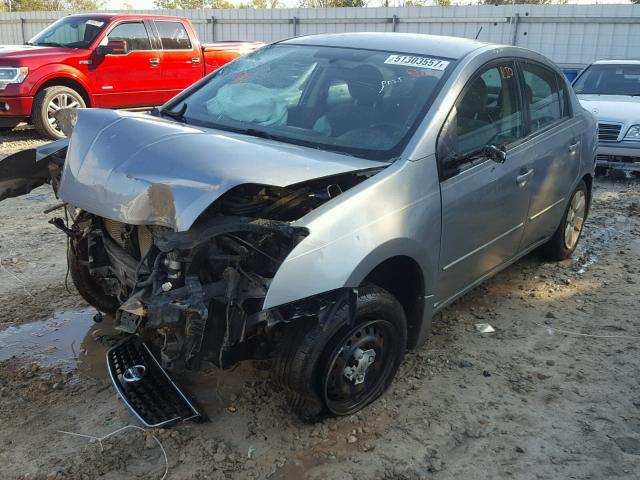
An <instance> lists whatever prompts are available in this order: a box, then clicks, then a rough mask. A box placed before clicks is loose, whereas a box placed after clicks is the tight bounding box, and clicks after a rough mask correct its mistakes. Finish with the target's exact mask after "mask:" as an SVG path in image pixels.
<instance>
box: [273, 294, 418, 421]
mask: <svg viewBox="0 0 640 480" xmlns="http://www.w3.org/2000/svg"><path fill="white" fill-rule="evenodd" d="M347 316H348V306H347V305H344V306H343V307H342V308H340V309H339V310H338V311H337V312H336V315H335V318H334V320H333V321H331V322H330V324H327V325H325V327H324V329H323V328H322V327H321V326H319V325H317V324H314V325H308V324H304V325H295V324H294V325H292V326H291V327H290V328H289V330H288V331H287V332H286V333H285V339H284V342H283V345H282V348H280V349H279V352H278V354H277V357H276V364H275V377H276V378H275V380H276V382H277V383H279V384H280V385H282V386H283V387H285V388H286V389H287V399H288V402H289V407H290V409H291V410H292V411H293V412H294V413H295V414H296V415H297V416H298V417H299V418H300V419H301V420H303V421H305V422H315V421H318V420H320V419H321V418H323V417H324V416H327V415H337V416H341V415H351V414H353V413H355V412H357V411H359V410H361V409H362V408H364V407H366V406H367V405H369V404H370V403H371V402H373V401H374V400H376V399H377V398H378V397H380V395H382V394H383V393H384V392H385V391H386V390H387V388H388V387H389V385H390V384H391V382H392V380H393V378H394V377H395V374H396V373H397V371H398V368H399V367H400V363H401V361H402V359H403V357H404V352H405V350H406V346H407V320H406V317H405V313H404V309H403V308H402V305H400V303H399V302H398V300H396V299H395V297H393V296H392V295H391V294H390V293H389V292H387V291H386V290H384V289H382V288H380V287H378V286H376V285H371V284H368V285H365V286H363V287H361V288H360V289H359V291H358V300H357V307H356V314H355V319H354V322H352V323H349V322H348V320H349V319H348V318H347ZM361 347H362V348H361ZM372 352H373V354H375V355H372ZM358 366H360V367H361V368H362V369H363V370H358Z"/></svg>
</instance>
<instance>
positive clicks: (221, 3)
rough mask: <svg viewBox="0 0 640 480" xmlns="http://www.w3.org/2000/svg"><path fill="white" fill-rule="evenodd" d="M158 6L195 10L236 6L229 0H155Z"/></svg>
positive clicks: (170, 8) (168, 8)
mask: <svg viewBox="0 0 640 480" xmlns="http://www.w3.org/2000/svg"><path fill="white" fill-rule="evenodd" d="M154 3H155V4H156V7H157V8H166V9H167V10H178V9H181V10H195V9H198V8H236V6H235V5H234V4H233V3H231V2H230V1H229V0H154Z"/></svg>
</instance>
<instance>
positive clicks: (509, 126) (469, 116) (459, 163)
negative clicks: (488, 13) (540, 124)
mask: <svg viewBox="0 0 640 480" xmlns="http://www.w3.org/2000/svg"><path fill="white" fill-rule="evenodd" d="M522 118H523V117H522V107H521V105H520V101H519V95H518V86H517V79H516V75H515V70H514V65H513V63H511V62H505V63H501V64H498V65H494V66H492V67H489V68H487V69H485V70H484V71H483V72H482V73H481V74H480V75H479V76H477V77H475V79H474V80H471V83H470V84H469V85H468V86H467V88H466V89H465V91H464V93H463V96H462V98H461V99H459V100H458V102H457V103H456V106H455V108H454V109H453V110H452V111H451V113H450V114H449V118H448V119H447V121H446V123H445V127H444V129H443V132H442V134H441V135H440V140H439V144H438V157H439V159H440V162H441V163H442V166H443V167H444V171H445V172H448V174H447V175H446V176H451V175H452V172H453V173H455V172H457V171H459V170H460V168H461V167H464V165H466V164H471V163H473V162H474V160H479V159H484V157H482V155H481V150H482V148H483V147H484V146H486V145H495V146H498V147H502V146H505V145H508V144H510V143H513V142H514V141H516V140H518V139H520V138H522V137H523V135H524V131H523V120H522Z"/></svg>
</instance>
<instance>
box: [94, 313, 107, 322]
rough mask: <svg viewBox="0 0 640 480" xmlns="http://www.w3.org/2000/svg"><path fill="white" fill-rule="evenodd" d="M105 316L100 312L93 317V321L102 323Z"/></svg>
mask: <svg viewBox="0 0 640 480" xmlns="http://www.w3.org/2000/svg"><path fill="white" fill-rule="evenodd" d="M103 318H104V317H103V315H102V313H100V312H98V313H96V314H95V315H94V316H93V321H94V322H96V323H100V322H101V321H102V320H103Z"/></svg>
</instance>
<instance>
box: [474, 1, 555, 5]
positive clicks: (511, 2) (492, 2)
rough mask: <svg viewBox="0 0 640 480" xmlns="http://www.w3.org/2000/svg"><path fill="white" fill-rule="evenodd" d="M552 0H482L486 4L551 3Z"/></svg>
mask: <svg viewBox="0 0 640 480" xmlns="http://www.w3.org/2000/svg"><path fill="white" fill-rule="evenodd" d="M551 2H552V0H515V1H514V0H480V3H482V4H484V5H513V4H516V5H517V4H531V5H545V4H548V3H551Z"/></svg>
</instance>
